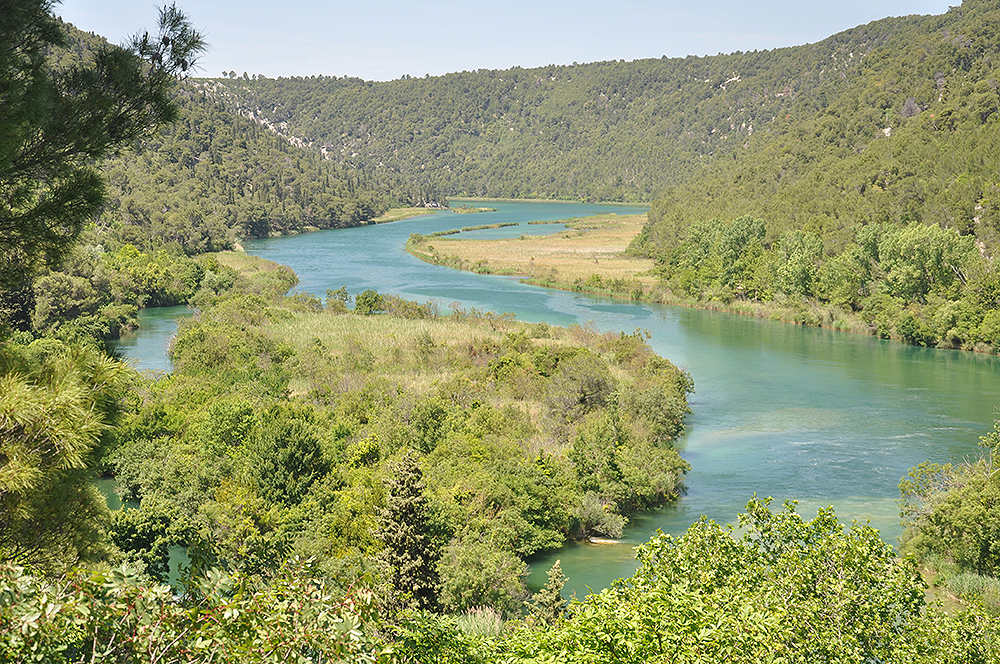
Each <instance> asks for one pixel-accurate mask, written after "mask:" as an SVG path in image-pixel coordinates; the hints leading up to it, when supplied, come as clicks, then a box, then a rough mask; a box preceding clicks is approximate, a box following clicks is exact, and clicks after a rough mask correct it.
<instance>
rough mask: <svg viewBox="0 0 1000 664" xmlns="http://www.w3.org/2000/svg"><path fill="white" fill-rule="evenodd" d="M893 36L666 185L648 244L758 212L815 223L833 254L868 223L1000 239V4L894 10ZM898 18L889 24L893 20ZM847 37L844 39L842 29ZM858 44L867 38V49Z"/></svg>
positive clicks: (889, 32) (984, 240)
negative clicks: (937, 12) (806, 98)
mask: <svg viewBox="0 0 1000 664" xmlns="http://www.w3.org/2000/svg"><path fill="white" fill-rule="evenodd" d="M875 26H883V27H884V28H885V30H884V32H883V34H884V38H883V39H882V40H881V46H879V47H878V48H874V49H872V50H871V51H869V52H867V53H866V54H865V55H864V57H863V59H862V60H861V62H860V63H859V65H858V66H857V67H856V68H854V69H853V70H852V71H851V72H845V76H844V78H843V79H842V80H841V82H840V83H839V84H838V87H834V86H827V85H823V86H821V87H820V88H819V89H818V92H819V93H820V94H819V95H816V96H815V97H816V99H822V100H823V102H822V103H819V104H817V105H816V107H815V109H811V110H810V109H808V108H807V107H805V106H801V105H794V106H795V108H793V109H792V110H790V111H789V112H788V113H785V114H783V115H779V116H778V117H777V118H776V120H775V121H774V122H772V123H770V124H769V125H767V126H766V132H764V133H762V134H755V135H754V136H753V137H752V138H751V139H750V140H748V141H746V143H745V144H744V145H743V146H741V148H740V149H738V150H736V151H735V152H734V153H733V154H732V155H731V157H726V158H723V159H715V160H713V161H712V162H711V164H710V165H709V166H708V167H707V168H705V169H703V170H702V171H701V172H700V173H698V177H697V178H696V179H689V180H687V181H686V182H682V183H680V184H679V186H677V187H675V188H670V189H667V190H665V191H663V192H661V194H660V197H659V198H658V199H657V200H656V202H655V203H654V205H653V209H652V210H651V213H650V222H651V224H650V227H649V229H648V232H647V234H646V237H645V239H646V240H647V242H646V243H645V244H644V246H643V247H641V249H642V250H643V251H645V252H648V253H651V254H654V255H660V256H662V257H666V256H668V255H670V254H671V253H672V252H673V251H674V250H675V249H676V248H677V246H678V243H679V242H681V241H682V240H683V239H684V238H685V237H686V236H687V229H688V228H689V227H690V226H691V225H692V224H694V223H696V222H699V221H704V220H708V219H712V218H720V219H725V220H732V219H735V218H737V217H740V216H743V215H750V216H753V217H756V218H759V219H761V220H762V221H764V223H765V225H766V227H767V242H768V243H770V242H773V241H775V240H776V239H777V238H778V237H779V236H780V235H781V233H783V232H786V231H793V230H805V231H807V232H811V233H814V234H815V235H816V236H818V237H819V238H820V239H821V240H822V243H823V250H824V253H825V254H826V255H833V254H837V253H840V252H841V251H842V250H843V249H845V247H847V246H849V244H850V242H851V240H852V239H854V237H855V235H856V229H857V227H859V226H861V225H871V224H886V223H888V224H892V225H896V226H898V225H910V224H914V223H916V224H925V225H927V224H930V225H936V226H939V227H941V228H945V229H953V230H956V231H958V232H959V233H960V234H961V235H975V237H976V240H977V244H978V246H979V248H980V250H981V251H982V252H984V254H985V255H986V256H987V257H991V256H992V255H994V254H995V253H996V250H997V248H998V247H1000V188H998V179H997V174H998V173H1000V114H998V109H1000V97H998V79H1000V4H998V3H996V2H987V1H984V0H966V1H965V2H964V3H963V4H962V5H961V7H958V8H952V9H950V10H949V11H948V12H947V13H946V14H945V15H943V16H932V17H926V18H921V19H908V20H905V21H900V22H893V21H884V22H881V23H878V24H873V25H872V26H868V28H866V29H871V28H873V27H875ZM890 28H891V29H890ZM834 39H838V38H834ZM857 56H858V53H857V52H856V51H855V59H857Z"/></svg>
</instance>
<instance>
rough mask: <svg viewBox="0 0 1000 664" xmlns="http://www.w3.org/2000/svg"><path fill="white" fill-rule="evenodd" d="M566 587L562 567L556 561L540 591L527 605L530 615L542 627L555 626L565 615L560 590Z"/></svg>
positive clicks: (564, 605) (564, 606)
mask: <svg viewBox="0 0 1000 664" xmlns="http://www.w3.org/2000/svg"><path fill="white" fill-rule="evenodd" d="M565 585H566V577H565V576H563V573H562V565H560V564H559V561H558V560H556V561H555V562H554V563H552V567H550V568H549V573H548V580H547V581H546V582H545V585H544V586H542V589H541V590H539V591H538V592H537V593H535V595H534V596H533V597H532V598H531V603H530V604H528V609H529V610H530V615H531V616H532V617H533V618H534V620H536V621H538V622H539V623H540V624H543V625H556V624H558V623H559V622H560V621H561V620H562V619H563V617H564V616H565V615H566V600H564V599H563V596H562V590H563V586H565Z"/></svg>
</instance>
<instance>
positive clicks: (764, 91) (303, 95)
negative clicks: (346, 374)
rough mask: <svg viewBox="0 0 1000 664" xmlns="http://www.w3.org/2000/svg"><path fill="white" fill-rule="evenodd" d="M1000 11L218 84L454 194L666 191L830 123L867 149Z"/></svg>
mask: <svg viewBox="0 0 1000 664" xmlns="http://www.w3.org/2000/svg"><path fill="white" fill-rule="evenodd" d="M993 14H994V10H993V9H992V8H991V3H988V2H983V1H980V0H970V1H968V2H965V3H964V4H963V5H962V7H961V8H959V9H954V10H951V11H949V12H948V13H947V14H945V15H943V16H928V17H918V16H911V17H905V18H890V19H884V20H881V21H877V22H874V23H871V24H868V25H864V26H860V27H857V28H854V29H851V30H848V31H845V32H842V33H840V34H837V35H834V36H832V37H830V38H828V39H826V40H824V41H822V42H819V43H817V44H811V45H805V46H797V47H792V48H784V49H778V50H773V51H759V52H752V53H735V54H731V55H718V56H711V57H688V58H684V59H667V58H662V59H650V60H639V61H635V62H624V61H617V62H616V61H611V62H601V63H594V64H585V65H572V66H549V67H541V68H536V69H521V68H514V69H510V70H505V71H495V70H490V71H487V70H479V71H474V72H461V73H455V74H448V75H446V76H440V77H433V78H404V79H401V80H396V81H389V82H367V81H362V80H359V79H353V78H337V77H293V78H279V79H267V78H263V77H250V78H249V79H246V78H235V74H234V73H231V74H230V75H231V76H233V77H234V78H233V79H226V78H223V79H219V80H216V81H214V83H215V85H216V86H217V89H218V90H219V92H218V94H219V95H220V98H221V99H223V100H224V101H225V103H227V104H228V105H229V106H230V107H231V108H235V109H238V110H239V111H240V112H242V113H244V114H246V115H252V116H253V117H254V118H256V119H258V120H259V121H262V122H264V121H266V122H268V123H271V124H274V125H280V126H282V127H284V130H285V131H287V132H288V133H290V134H291V135H294V136H296V137H299V138H301V139H302V140H303V141H304V142H306V143H308V144H311V145H312V146H314V147H315V148H317V149H321V150H323V151H324V152H325V153H326V154H327V155H328V156H329V157H331V158H332V159H333V160H335V161H337V162H340V163H343V164H345V165H351V166H355V167H358V168H361V169H363V170H366V171H374V172H378V171H380V170H386V171H390V172H398V173H401V174H403V175H404V176H405V177H406V178H407V179H409V180H412V181H414V182H423V183H430V184H433V185H435V186H438V187H440V188H442V189H443V190H445V191H447V192H448V193H451V194H469V195H484V196H497V197H536V196H541V197H553V198H574V199H606V200H627V201H650V200H653V198H654V196H655V195H656V194H658V193H659V192H661V191H662V190H663V189H664V188H665V187H667V186H669V185H680V184H683V183H686V182H692V181H698V180H700V179H701V178H703V177H705V176H706V175H708V174H712V173H714V172H715V170H716V169H715V167H716V165H718V164H720V163H726V164H728V163H729V162H732V161H733V160H734V159H735V160H736V162H738V163H741V162H742V160H743V159H744V158H745V155H751V154H753V155H756V154H759V151H760V150H761V149H762V148H763V147H764V146H767V145H770V144H772V143H773V142H774V141H783V140H786V139H787V138H788V137H795V140H800V135H801V134H803V133H812V132H813V131H814V125H816V123H818V122H822V123H824V124H823V126H824V127H827V126H828V125H829V131H830V132H831V133H830V135H829V136H824V143H823V146H822V147H823V148H824V149H831V150H834V149H835V150H836V151H838V153H846V154H850V153H853V152H855V151H863V150H864V148H865V147H866V146H867V145H868V144H869V143H870V142H871V141H872V140H873V139H874V138H875V137H876V136H882V133H881V132H882V129H884V128H885V127H886V122H887V116H888V121H889V123H890V124H892V125H896V124H898V122H899V121H900V120H901V119H902V114H903V113H904V105H906V103H907V99H909V98H911V97H913V98H914V99H915V103H916V104H917V106H918V107H919V108H921V109H923V108H926V107H929V106H930V105H931V104H932V103H936V102H937V98H938V95H939V94H940V93H941V92H942V91H943V92H945V93H946V96H950V95H952V94H953V92H954V90H955V87H956V86H959V87H960V82H961V81H962V80H964V78H963V77H965V76H966V75H967V74H968V73H969V71H970V67H972V66H973V64H974V63H981V62H983V58H984V57H987V56H988V54H989V53H990V52H992V50H993V47H992V45H993V44H994V43H995V41H996V40H995V39H994V35H995V31H996V29H995V28H994V26H995V25H996V24H997V22H996V21H995V20H993V21H991V18H995V17H993ZM938 74H940V76H939V75H938ZM942 77H943V81H942V82H939V80H940V79H941V78H942ZM831 112H832V115H830V113H831ZM911 112H912V106H908V107H907V110H906V113H911ZM820 156H822V155H819V154H817V155H815V157H814V158H819V157H820Z"/></svg>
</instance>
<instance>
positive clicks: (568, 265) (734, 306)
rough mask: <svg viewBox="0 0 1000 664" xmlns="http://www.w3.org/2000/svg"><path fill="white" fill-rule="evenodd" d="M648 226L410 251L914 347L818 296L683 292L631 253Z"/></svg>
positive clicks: (579, 225) (594, 225) (537, 279)
mask: <svg viewBox="0 0 1000 664" xmlns="http://www.w3.org/2000/svg"><path fill="white" fill-rule="evenodd" d="M645 222H646V216H645V215H628V216H618V215H614V214H610V215H599V216H595V217H586V218H580V219H568V220H566V221H565V223H566V226H567V230H566V231H562V232H559V233H554V234H551V235H540V236H539V235H529V234H525V235H522V236H519V237H516V238H502V239H485V240H480V239H459V238H445V237H441V236H435V237H431V236H418V235H414V236H411V237H410V239H409V240H408V241H407V243H406V250H407V251H408V252H409V253H410V254H411V255H413V256H415V257H416V258H419V259H421V260H423V261H425V262H428V263H431V264H434V265H441V266H444V267H451V268H455V269H459V270H466V271H469V272H475V273H477V274H493V275H500V276H516V277H521V281H522V282H524V283H527V284H532V285H535V286H542V287H545V288H552V289H556V290H563V291H570V292H576V293H585V294H588V295H599V296H602V297H610V298H615V299H620V300H628V301H633V302H650V303H656V304H669V305H674V306H683V307H691V308H696V309H704V310H707V311H720V312H726V313H734V314H739V315H743V316H752V317H755V318H761V319H765V320H769V321H773V322H781V323H791V324H794V325H805V326H809V327H818V328H824V329H831V330H836V331H840V332H850V333H853V334H861V335H866V336H876V337H880V338H883V339H892V340H894V341H901V342H903V343H907V342H906V340H905V339H903V338H902V337H901V336H900V334H899V333H898V332H897V330H896V329H895V328H894V327H891V326H887V325H885V324H884V321H878V320H874V319H873V320H868V319H867V318H865V317H864V316H862V315H860V314H859V313H857V312H853V311H848V310H845V309H842V308H841V307H838V306H835V305H831V304H824V303H821V302H819V301H817V300H815V299H811V298H805V297H794V296H782V295H780V294H779V295H777V296H776V297H775V299H774V300H772V301H768V302H761V301H756V300H742V299H737V298H735V297H731V296H730V297H728V298H726V297H723V296H722V295H716V294H710V295H709V296H708V297H691V296H689V295H686V294H684V293H678V292H676V291H675V290H673V289H672V288H670V287H669V286H668V285H666V284H665V283H664V282H663V280H662V279H660V277H659V276H658V274H657V273H656V266H655V264H654V262H653V261H652V260H651V259H645V258H636V257H633V256H629V255H627V254H626V249H627V247H628V246H629V244H630V243H631V242H632V240H633V239H634V238H635V237H636V236H637V235H638V234H639V232H640V231H641V230H642V228H643V226H644V225H645ZM549 223H555V222H549ZM730 295H731V294H730ZM938 347H939V348H953V349H959V350H969V351H974V352H980V353H996V352H997V351H996V347H994V346H991V345H989V344H984V343H976V344H971V345H966V346H952V345H947V344H944V345H941V344H939V345H938Z"/></svg>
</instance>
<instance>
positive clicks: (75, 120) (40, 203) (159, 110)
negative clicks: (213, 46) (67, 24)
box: [0, 0, 205, 289]
mask: <svg viewBox="0 0 1000 664" xmlns="http://www.w3.org/2000/svg"><path fill="white" fill-rule="evenodd" d="M55 4H56V3H55V2H53V1H52V0H7V1H5V2H4V3H3V11H2V12H0V126H2V127H3V134H2V138H0V265H2V268H0V287H2V288H4V289H9V288H11V287H12V286H16V285H18V284H21V283H23V280H24V278H25V277H26V276H28V275H30V274H31V273H32V272H33V270H34V269H35V268H36V267H37V266H38V265H39V264H41V263H52V262H54V261H56V260H58V259H59V258H60V257H62V256H63V255H64V254H65V253H66V252H67V251H68V249H69V248H70V247H71V245H72V243H73V241H74V240H75V239H76V237H77V236H78V235H79V233H80V230H81V229H82V227H83V224H84V223H85V222H86V221H87V220H89V219H90V218H91V217H92V216H93V215H94V214H95V213H96V212H97V211H98V210H99V209H100V208H101V206H102V205H103V203H104V200H105V198H104V185H103V180H102V178H101V176H100V174H99V172H98V171H97V168H96V166H95V164H96V163H97V161H98V160H100V159H102V158H104V157H107V156H109V155H111V154H113V153H114V152H115V151H117V150H119V149H121V148H124V147H126V146H128V145H130V144H132V143H133V142H134V141H135V140H136V139H138V138H140V137H142V136H145V135H147V134H149V133H150V132H151V131H153V130H155V129H156V128H157V127H159V126H161V125H163V124H165V123H167V122H170V121H172V120H173V119H174V118H175V117H176V115H177V107H176V105H175V103H174V102H173V101H172V99H171V97H170V89H171V87H172V84H173V83H174V82H175V81H176V79H177V77H178V76H179V75H183V74H184V73H185V72H186V71H187V70H189V69H191V68H192V67H193V66H194V65H195V63H196V61H197V58H198V55H199V54H200V53H201V52H202V51H203V50H204V48H205V43H204V41H203V40H202V38H201V36H200V35H199V34H198V33H197V32H196V31H194V30H193V29H192V28H191V25H190V22H189V21H188V19H187V18H186V17H185V16H184V14H183V13H182V12H181V11H180V10H178V9H177V8H176V6H173V5H171V6H169V7H165V8H164V9H162V10H161V12H160V21H159V31H158V34H157V35H156V36H155V37H150V36H149V35H148V34H143V35H142V36H137V37H135V38H134V39H133V40H132V42H131V43H130V44H129V45H128V46H127V47H125V48H120V47H116V46H111V45H107V44H105V45H102V46H101V47H100V48H98V49H95V50H94V51H92V52H91V54H90V57H89V58H88V59H87V60H84V61H74V62H70V63H67V64H66V65H65V66H58V65H57V64H54V63H53V62H52V61H51V60H50V57H49V54H50V49H51V48H53V47H59V46H63V45H65V43H66V35H65V31H64V28H63V26H62V24H61V22H60V21H59V20H58V19H57V18H56V17H55V16H54V15H53V13H52V10H53V8H54V6H55Z"/></svg>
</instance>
